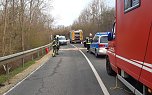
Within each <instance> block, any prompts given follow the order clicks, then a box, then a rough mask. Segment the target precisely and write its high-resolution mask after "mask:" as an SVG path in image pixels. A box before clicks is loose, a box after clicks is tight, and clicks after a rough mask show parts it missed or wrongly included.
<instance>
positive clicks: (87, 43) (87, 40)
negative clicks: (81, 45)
mask: <svg viewBox="0 0 152 95" xmlns="http://www.w3.org/2000/svg"><path fill="white" fill-rule="evenodd" d="M90 44H91V40H90V38H89V37H87V38H86V46H87V52H89V49H90Z"/></svg>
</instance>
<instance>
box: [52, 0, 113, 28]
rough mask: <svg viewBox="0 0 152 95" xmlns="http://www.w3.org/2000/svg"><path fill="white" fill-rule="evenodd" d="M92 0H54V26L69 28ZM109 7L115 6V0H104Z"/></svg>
mask: <svg viewBox="0 0 152 95" xmlns="http://www.w3.org/2000/svg"><path fill="white" fill-rule="evenodd" d="M91 1H92V0H54V1H53V9H52V11H51V14H52V16H53V17H54V18H55V23H54V25H55V26H58V25H64V26H69V25H71V24H72V23H73V21H74V20H75V19H77V18H78V16H79V15H80V13H81V12H82V10H83V9H84V8H85V7H87V5H88V4H89V3H90V2H91ZM106 3H107V4H108V6H109V7H114V6H115V0H106Z"/></svg>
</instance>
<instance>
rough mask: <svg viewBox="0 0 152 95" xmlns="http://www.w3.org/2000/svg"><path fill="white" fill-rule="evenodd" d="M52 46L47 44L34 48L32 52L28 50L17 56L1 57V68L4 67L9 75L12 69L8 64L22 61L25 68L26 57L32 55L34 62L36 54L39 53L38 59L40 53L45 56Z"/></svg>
mask: <svg viewBox="0 0 152 95" xmlns="http://www.w3.org/2000/svg"><path fill="white" fill-rule="evenodd" d="M51 45H52V43H50V44H47V45H45V46H41V47H38V48H34V49H31V50H27V51H23V52H19V53H16V54H11V55H8V56H4V57H0V66H2V65H3V67H4V70H5V71H6V73H7V74H9V70H10V68H11V67H9V66H8V64H9V63H10V62H12V61H15V60H18V59H22V65H23V66H24V63H25V62H24V58H25V57H26V56H29V55H31V57H32V58H31V60H33V59H34V54H36V53H37V57H39V56H40V52H41V55H44V53H45V49H46V48H48V49H49V50H51ZM28 61H29V60H28Z"/></svg>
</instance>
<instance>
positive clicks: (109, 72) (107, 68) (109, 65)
mask: <svg viewBox="0 0 152 95" xmlns="http://www.w3.org/2000/svg"><path fill="white" fill-rule="evenodd" d="M106 70H107V74H108V75H110V76H115V75H116V73H115V72H114V71H113V70H112V67H111V64H110V61H109V58H108V57H106Z"/></svg>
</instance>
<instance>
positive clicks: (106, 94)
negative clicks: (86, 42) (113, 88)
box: [72, 45, 110, 95]
mask: <svg viewBox="0 0 152 95" xmlns="http://www.w3.org/2000/svg"><path fill="white" fill-rule="evenodd" d="M72 46H73V47H75V48H78V47H76V46H74V45H72ZM78 49H79V48H78ZM79 51H80V52H81V54H82V55H83V56H84V57H85V59H86V60H87V61H88V63H89V65H90V67H91V69H92V71H93V73H94V75H95V77H96V79H97V81H98V83H99V85H100V88H101V89H102V91H103V93H104V95H110V94H109V92H108V90H107V88H106V87H105V85H104V83H103V81H102V80H101V78H100V76H99V74H98V73H97V71H96V69H95V67H94V66H93V65H92V63H91V61H90V60H89V59H88V57H87V56H86V55H85V54H84V53H83V52H82V51H81V50H80V49H79Z"/></svg>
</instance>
